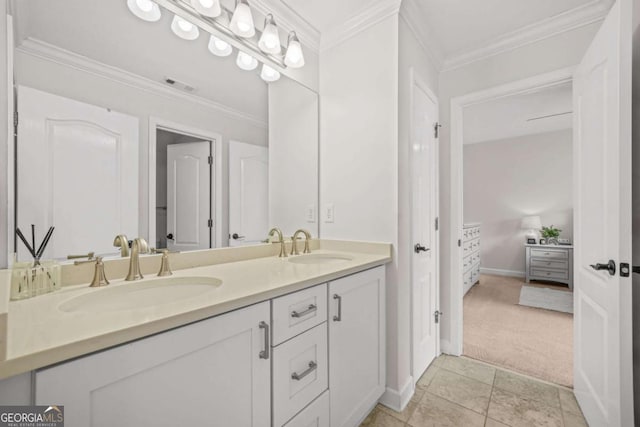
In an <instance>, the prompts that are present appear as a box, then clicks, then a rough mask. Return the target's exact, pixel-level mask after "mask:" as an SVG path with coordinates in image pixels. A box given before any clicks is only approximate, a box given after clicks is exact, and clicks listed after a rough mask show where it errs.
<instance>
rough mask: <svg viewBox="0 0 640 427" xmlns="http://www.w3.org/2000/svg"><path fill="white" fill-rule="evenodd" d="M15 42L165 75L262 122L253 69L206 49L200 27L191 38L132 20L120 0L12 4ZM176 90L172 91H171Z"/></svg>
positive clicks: (261, 90)
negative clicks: (37, 42)
mask: <svg viewBox="0 0 640 427" xmlns="http://www.w3.org/2000/svg"><path fill="white" fill-rule="evenodd" d="M15 4H16V7H17V10H15V11H14V15H16V21H17V22H16V23H17V25H16V27H17V41H16V44H18V45H19V44H21V42H22V40H24V39H25V38H27V37H29V38H35V39H38V40H41V41H44V42H47V43H50V44H53V45H55V46H58V47H61V48H63V49H66V50H69V51H71V52H73V53H76V54H79V55H82V56H86V57H88V58H91V59H93V60H96V61H99V62H101V63H104V64H107V65H110V66H113V67H117V68H120V69H122V70H125V71H128V72H131V73H134V74H137V75H139V76H142V77H146V78H148V79H151V80H153V81H156V82H161V81H164V78H165V77H170V78H172V79H175V80H178V81H182V82H184V83H187V84H189V85H191V86H193V87H195V88H196V91H195V92H194V95H196V96H199V97H202V98H205V99H207V100H210V101H215V102H218V103H221V104H223V105H225V106H227V107H230V108H231V109H234V110H236V111H239V112H242V113H244V114H247V115H250V116H252V117H253V118H255V119H257V120H260V121H261V122H264V123H266V122H267V85H266V84H265V83H264V82H263V81H262V79H260V76H259V73H258V71H257V70H255V71H242V70H240V69H239V68H238V67H237V66H236V64H235V59H236V57H235V55H231V56H229V57H226V58H220V57H217V56H214V55H211V54H210V53H209V51H208V50H207V43H208V41H209V39H208V37H207V36H206V34H205V33H204V32H202V31H201V34H200V37H199V38H198V39H197V40H196V41H193V42H189V41H186V40H182V39H180V38H178V37H177V36H175V35H174V34H173V33H172V32H171V29H170V25H171V19H172V16H170V14H169V13H167V12H166V11H165V10H163V12H164V13H163V14H162V19H161V20H160V21H159V22H154V23H149V22H145V21H142V20H140V19H138V18H136V17H135V16H134V15H133V14H132V13H131V12H130V11H129V9H128V8H127V2H126V1H125V0H56V1H50V0H29V1H17V2H15ZM176 90H177V89H176Z"/></svg>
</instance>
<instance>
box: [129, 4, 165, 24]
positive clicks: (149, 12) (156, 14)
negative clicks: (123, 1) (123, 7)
mask: <svg viewBox="0 0 640 427" xmlns="http://www.w3.org/2000/svg"><path fill="white" fill-rule="evenodd" d="M127 6H128V7H129V10H130V11H131V13H133V14H134V15H135V16H137V17H138V18H140V19H142V20H143V21H147V22H156V21H159V20H160V18H161V17H162V14H161V13H160V7H158V5H157V4H155V3H154V2H153V1H151V0H127Z"/></svg>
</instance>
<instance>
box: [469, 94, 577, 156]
mask: <svg viewBox="0 0 640 427" xmlns="http://www.w3.org/2000/svg"><path fill="white" fill-rule="evenodd" d="M569 111H572V89H571V83H565V84H562V85H558V86H554V87H551V88H546V89H543V90H539V91H535V92H529V93H525V94H520V95H513V96H508V97H505V98H501V99H497V100H493V101H489V102H484V103H480V104H475V105H472V106H469V107H466V108H465V109H464V143H465V144H477V143H481V142H488V141H496V140H501V139H507V138H514V137H520V136H526V135H535V134H540V133H546V132H553V131H559V130H563V129H571V128H572V120H573V116H572V114H563V115H557V116H556V114H560V113H566V112H569ZM543 116H552V117H547V118H540V117H543ZM533 118H540V119H538V120H530V119H533Z"/></svg>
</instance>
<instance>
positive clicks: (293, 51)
mask: <svg viewBox="0 0 640 427" xmlns="http://www.w3.org/2000/svg"><path fill="white" fill-rule="evenodd" d="M284 63H285V64H286V65H287V66H288V67H291V68H300V67H303V66H304V55H303V53H302V45H300V40H298V36H296V33H295V31H291V32H290V33H289V43H288V44H287V52H286V53H285V56H284Z"/></svg>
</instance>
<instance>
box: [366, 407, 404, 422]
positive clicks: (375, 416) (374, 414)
mask: <svg viewBox="0 0 640 427" xmlns="http://www.w3.org/2000/svg"><path fill="white" fill-rule="evenodd" d="M405 425H406V424H405V423H404V422H402V421H400V420H399V419H397V418H394V417H392V416H391V415H389V414H387V413H386V412H384V411H382V410H380V409H379V408H378V407H376V408H375V409H374V410H373V411H371V413H370V414H369V416H368V417H367V418H366V419H365V420H364V421H363V422H362V424H360V427H404V426H405Z"/></svg>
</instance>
